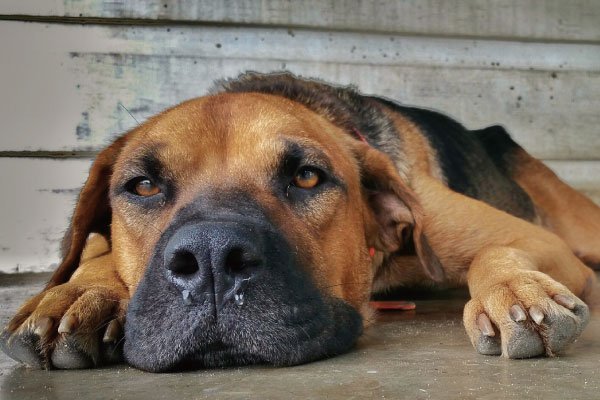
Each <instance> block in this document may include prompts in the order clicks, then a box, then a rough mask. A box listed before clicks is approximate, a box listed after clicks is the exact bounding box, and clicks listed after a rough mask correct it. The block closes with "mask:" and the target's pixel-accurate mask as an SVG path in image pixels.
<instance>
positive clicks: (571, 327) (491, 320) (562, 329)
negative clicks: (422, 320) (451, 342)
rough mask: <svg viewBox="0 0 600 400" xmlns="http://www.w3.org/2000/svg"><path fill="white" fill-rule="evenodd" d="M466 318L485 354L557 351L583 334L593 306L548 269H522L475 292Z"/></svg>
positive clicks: (549, 353) (518, 355)
mask: <svg viewBox="0 0 600 400" xmlns="http://www.w3.org/2000/svg"><path fill="white" fill-rule="evenodd" d="M463 321H464V324H465V328H466V330H467V333H468V335H469V338H470V339H471V343H472V344H473V346H474V347H475V349H476V350H477V351H478V352H479V353H481V354H487V355H500V354H502V355H504V356H505V357H508V358H529V357H536V356H544V355H545V356H553V355H555V354H556V353H558V352H560V351H561V350H562V349H564V348H565V346H567V345H568V344H569V343H571V342H573V341H574V340H575V339H576V338H577V337H578V336H579V335H580V334H581V331H582V330H583V328H585V326H586V325H587V323H588V321H589V310H588V307H587V305H586V304H585V303H583V302H582V301H581V300H580V299H579V298H577V297H576V296H575V295H573V294H572V293H571V292H570V291H569V290H568V289H567V288H566V287H565V286H563V285H561V284H560V283H558V282H556V281H555V280H553V279H552V278H550V277H549V276H548V275H546V274H543V273H541V272H535V271H522V272H519V274H517V275H515V276H513V277H511V278H510V279H507V280H504V281H502V282H500V283H497V284H494V285H492V286H490V287H488V288H487V289H486V290H483V291H481V293H477V294H476V295H475V296H473V298H472V299H471V300H470V301H469V302H468V303H467V305H466V306H465V310H464V315H463Z"/></svg>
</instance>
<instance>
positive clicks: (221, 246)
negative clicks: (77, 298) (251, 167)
mask: <svg viewBox="0 0 600 400" xmlns="http://www.w3.org/2000/svg"><path fill="white" fill-rule="evenodd" d="M237 198H238V199H239V196H237ZM238 202H239V200H238ZM207 204H210V202H208V201H206V200H204V199H203V201H198V202H196V203H194V204H192V205H190V206H189V207H188V208H186V209H184V210H182V211H180V213H179V214H178V216H177V217H176V218H175V219H174V220H173V222H172V223H171V225H170V227H169V228H168V229H167V230H166V231H165V232H164V233H163V234H162V236H161V238H160V239H159V241H158V243H157V244H156V247H155V251H154V254H153V255H152V257H151V259H150V261H149V264H148V267H147V269H146V272H145V274H144V277H143V278H142V280H141V281H140V284H139V286H138V288H137V290H136V292H135V293H134V295H133V297H132V299H131V301H130V303H129V307H128V311H127V317H126V324H125V345H124V353H125V357H126V359H127V361H128V362H129V363H130V364H132V365H134V366H136V367H138V368H141V369H145V370H150V371H165V370H173V369H181V368H198V367H214V366H228V365H241V364H256V363H267V364H273V365H293V364H300V363H303V362H308V361H313V360H316V359H319V358H323V357H328V356H333V355H335V354H339V353H342V352H345V351H347V350H348V349H350V348H351V347H352V346H353V345H354V343H355V342H356V339H357V338H358V337H359V336H360V334H361V332H362V318H361V317H360V314H359V313H358V312H357V311H356V310H355V309H354V308H352V307H351V306H350V305H348V304H347V303H345V302H344V301H343V300H341V299H339V298H335V297H332V296H331V295H329V294H328V293H326V292H322V291H321V290H319V289H318V285H317V284H316V282H315V281H314V277H313V276H312V275H311V270H312V266H311V265H304V264H305V263H306V262H300V261H299V259H301V258H302V259H306V258H307V257H299V255H300V254H299V251H302V249H299V248H298V246H296V245H291V244H290V240H293V239H288V238H286V237H285V236H284V235H283V234H282V233H281V231H280V230H279V229H277V227H276V226H275V225H274V224H272V223H271V222H270V221H269V219H268V218H267V217H266V215H265V213H264V212H263V211H262V209H261V208H260V206H259V205H257V204H256V203H253V202H252V201H250V200H246V201H244V202H243V203H238V204H230V205H227V207H223V205H222V204H223V203H221V205H220V206H219V207H213V208H207ZM213 204H214V203H213ZM308 263H309V264H310V262H308Z"/></svg>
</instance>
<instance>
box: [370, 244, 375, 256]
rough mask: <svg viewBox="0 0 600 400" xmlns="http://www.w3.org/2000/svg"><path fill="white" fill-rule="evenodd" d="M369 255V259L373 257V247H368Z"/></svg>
mask: <svg viewBox="0 0 600 400" xmlns="http://www.w3.org/2000/svg"><path fill="white" fill-rule="evenodd" d="M369 255H370V256H371V258H373V257H375V247H369Z"/></svg>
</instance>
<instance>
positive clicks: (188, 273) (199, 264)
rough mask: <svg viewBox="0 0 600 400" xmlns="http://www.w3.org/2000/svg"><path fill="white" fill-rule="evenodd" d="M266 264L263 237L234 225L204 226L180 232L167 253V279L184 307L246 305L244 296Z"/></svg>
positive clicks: (187, 226) (243, 226)
mask: <svg viewBox="0 0 600 400" xmlns="http://www.w3.org/2000/svg"><path fill="white" fill-rule="evenodd" d="M263 263H264V251H263V245H262V240H261V236H260V234H257V232H256V229H253V228H252V227H251V226H246V225H243V224H238V223H233V222H202V223H197V224H191V225H186V226H184V227H182V228H179V229H178V230H177V231H176V232H175V233H174V234H173V235H172V237H171V238H170V239H169V240H168V242H167V245H166V247H165V251H164V266H165V273H166V275H167V279H168V280H169V281H170V282H172V283H173V284H174V285H175V286H176V287H177V288H178V289H179V290H180V291H181V293H182V297H183V300H184V302H185V303H188V304H190V303H192V302H193V303H198V302H202V301H204V300H208V301H212V300H213V299H214V303H215V306H216V307H217V308H220V307H221V306H223V305H224V304H225V303H227V302H235V303H237V304H238V305H243V303H244V292H245V289H246V287H247V286H248V284H249V283H250V282H251V280H252V278H253V276H254V275H255V274H256V273H257V271H258V270H259V269H260V266H261V265H262V264H263Z"/></svg>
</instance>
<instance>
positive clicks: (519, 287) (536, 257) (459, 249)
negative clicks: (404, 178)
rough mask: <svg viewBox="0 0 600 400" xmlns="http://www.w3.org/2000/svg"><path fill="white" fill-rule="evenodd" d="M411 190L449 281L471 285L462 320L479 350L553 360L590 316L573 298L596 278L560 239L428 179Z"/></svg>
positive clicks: (586, 309) (422, 178)
mask: <svg viewBox="0 0 600 400" xmlns="http://www.w3.org/2000/svg"><path fill="white" fill-rule="evenodd" d="M413 187H414V189H415V191H416V193H417V195H418V197H419V200H420V202H421V203H422V205H423V208H424V210H425V213H426V216H425V220H424V224H425V226H424V231H425V234H426V235H427V237H428V239H429V241H430V243H431V246H432V248H433V249H434V251H435V252H436V254H437V256H438V257H439V258H440V260H441V262H442V264H443V266H444V270H445V274H446V277H447V279H449V280H450V281H454V282H457V281H462V282H465V281H466V283H467V284H468V286H469V291H470V293H471V297H472V298H471V300H470V301H469V303H468V304H467V305H466V307H465V311H464V323H465V327H466V330H467V333H468V334H469V337H470V339H471V342H472V343H473V345H474V346H475V348H476V349H477V350H478V351H479V352H480V353H483V354H503V355H505V356H507V357H511V358H523V357H533V356H538V355H553V354H555V353H556V352H558V351H560V350H561V349H562V348H564V346H566V345H567V344H569V343H570V342H572V341H573V340H574V339H575V338H577V336H578V335H579V334H580V333H581V331H582V329H583V328H584V327H585V325H586V323H587V321H588V319H589V312H588V308H587V306H586V305H585V304H584V303H583V302H582V301H581V300H580V299H579V298H577V297H576V295H577V296H583V295H585V291H586V289H587V288H590V287H591V286H592V283H593V282H594V279H595V276H594V273H593V271H592V270H591V269H589V268H587V267H586V266H585V265H584V264H583V263H582V262H581V261H580V260H579V259H578V258H577V257H575V256H574V255H573V253H572V252H571V250H570V248H569V247H568V245H567V244H566V243H565V242H564V241H563V240H561V239H560V238H559V237H557V236H556V235H554V234H553V233H551V232H549V231H546V230H544V229H542V228H540V227H537V226H535V225H533V224H531V223H528V222H526V221H523V220H520V219H518V218H515V217H513V216H511V215H509V214H506V213H504V212H502V211H499V210H497V209H494V208H492V207H490V206H488V205H486V204H484V203H482V202H479V201H477V200H473V199H471V198H468V197H465V196H462V195H460V194H458V193H455V192H452V191H451V190H450V189H448V188H446V187H445V186H444V185H443V184H441V183H440V182H439V181H437V180H435V179H433V178H430V177H418V178H415V179H414V181H413Z"/></svg>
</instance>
